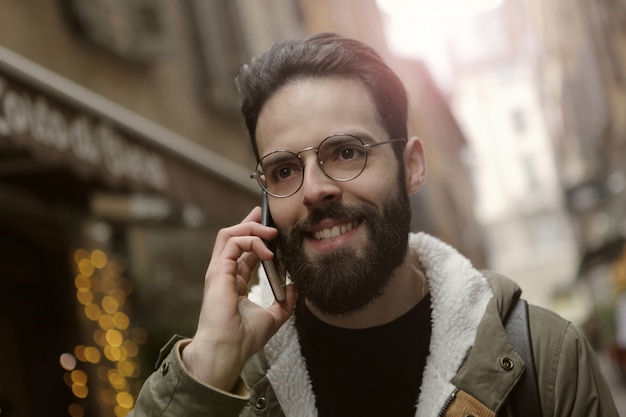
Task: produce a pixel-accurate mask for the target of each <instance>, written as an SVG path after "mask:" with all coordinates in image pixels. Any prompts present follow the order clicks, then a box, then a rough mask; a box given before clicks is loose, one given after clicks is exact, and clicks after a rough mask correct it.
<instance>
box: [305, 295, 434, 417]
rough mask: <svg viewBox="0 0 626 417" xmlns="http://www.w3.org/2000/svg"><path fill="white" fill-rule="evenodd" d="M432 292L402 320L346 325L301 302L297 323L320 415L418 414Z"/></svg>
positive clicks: (325, 416)
mask: <svg viewBox="0 0 626 417" xmlns="http://www.w3.org/2000/svg"><path fill="white" fill-rule="evenodd" d="M430 306H431V300H430V293H428V294H427V295H426V296H425V297H424V298H423V299H422V300H421V301H420V302H419V303H418V304H417V305H416V306H415V307H413V309H411V310H410V311H409V312H407V313H406V314H404V315H403V316H401V317H399V318H397V319H396V320H394V321H392V322H390V323H387V324H384V325H381V326H376V327H372V328H367V329H344V328H339V327H335V326H331V325H329V324H326V323H324V322H322V321H321V320H319V319H318V318H316V317H315V316H314V315H313V314H312V313H311V312H310V310H309V309H308V308H307V307H306V305H305V303H304V302H299V303H298V307H297V308H296V326H297V329H298V334H299V337H300V344H301V347H302V354H303V356H304V358H305V361H306V364H307V369H308V371H309V376H310V378H311V383H312V386H313V392H314V394H315V399H316V406H317V409H318V412H319V416H320V417H339V416H341V417H352V416H354V417H356V416H358V417H365V416H376V417H380V416H392V417H404V416H407V417H409V416H411V417H412V416H414V415H415V411H416V404H417V399H418V396H419V393H420V386H421V383H422V374H423V372H424V366H425V364H426V357H427V355H428V348H429V345H430V335H431V325H430V317H431V314H430V313H431V309H430Z"/></svg>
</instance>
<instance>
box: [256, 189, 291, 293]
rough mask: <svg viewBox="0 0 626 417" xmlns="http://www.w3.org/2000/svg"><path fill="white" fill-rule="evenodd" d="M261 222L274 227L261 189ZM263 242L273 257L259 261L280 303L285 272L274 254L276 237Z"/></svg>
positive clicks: (265, 194)
mask: <svg viewBox="0 0 626 417" xmlns="http://www.w3.org/2000/svg"><path fill="white" fill-rule="evenodd" d="M261 224H263V225H264V226H271V227H275V225H274V221H273V220H272V216H271V214H270V207H269V204H268V202H267V192H265V191H263V195H262V197H261ZM263 242H264V243H265V245H266V246H267V247H268V248H269V249H270V250H271V251H272V252H274V257H273V258H272V259H271V260H269V261H261V263H262V265H263V269H264V270H265V274H266V275H267V279H268V280H269V282H270V287H272V292H273V293H274V298H275V299H276V301H278V302H279V303H282V302H284V301H285V277H286V274H285V271H284V268H283V266H282V265H281V264H280V261H279V260H278V256H277V254H276V239H274V240H272V241H269V242H268V241H266V240H264V241H263Z"/></svg>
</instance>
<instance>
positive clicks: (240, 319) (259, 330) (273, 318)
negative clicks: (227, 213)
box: [182, 207, 296, 391]
mask: <svg viewBox="0 0 626 417" xmlns="http://www.w3.org/2000/svg"><path fill="white" fill-rule="evenodd" d="M260 220H261V209H260V207H256V208H254V209H253V210H252V211H251V212H250V214H248V216H247V217H246V218H245V219H244V220H243V221H242V222H241V223H239V224H238V225H235V226H232V227H229V228H226V229H222V230H220V231H219V233H218V234H217V238H216V240H215V247H214V249H213V254H212V256H211V262H210V263H209V267H208V269H207V273H206V276H205V281H204V295H203V301H202V308H201V310H200V318H199V320H198V328H197V329H196V334H195V335H194V337H193V339H192V340H191V342H190V343H189V344H188V345H187V346H186V347H185V348H184V349H183V352H182V358H183V362H184V364H185V367H186V368H187V370H188V371H189V372H190V373H191V374H192V375H193V376H194V378H196V379H198V380H199V381H201V382H204V383H206V384H209V385H212V386H214V387H216V388H220V389H222V390H225V391H230V390H231V389H232V388H233V386H234V385H235V383H236V381H237V379H238V377H239V375H240V373H241V370H242V369H243V367H244V365H245V363H246V361H247V360H248V359H249V358H250V357H251V356H252V355H253V354H255V353H256V352H257V351H259V350H260V349H261V348H262V347H263V346H264V345H265V344H266V343H267V341H268V340H269V339H270V337H272V336H273V335H274V334H275V333H276V332H277V331H278V329H279V328H280V326H282V325H283V324H284V323H285V322H286V321H287V319H288V318H289V317H290V316H291V314H292V312H293V308H294V305H295V300H296V294H295V290H294V289H293V287H292V286H291V285H289V286H287V299H286V301H285V302H284V303H278V302H276V301H274V303H273V304H272V306H270V307H269V308H268V309H265V308H263V307H261V306H259V305H257V304H255V303H253V302H252V301H250V300H248V298H247V294H248V282H249V281H250V277H251V275H252V272H253V271H254V269H255V268H256V266H257V265H258V263H259V260H260V259H262V260H269V259H271V258H272V256H273V254H272V252H271V251H270V250H269V249H268V248H267V247H266V246H265V244H264V243H263V241H262V239H265V240H272V239H275V238H276V236H277V235H278V231H277V230H276V229H274V228H272V227H267V226H263V225H262V224H260V223H259V221H260Z"/></svg>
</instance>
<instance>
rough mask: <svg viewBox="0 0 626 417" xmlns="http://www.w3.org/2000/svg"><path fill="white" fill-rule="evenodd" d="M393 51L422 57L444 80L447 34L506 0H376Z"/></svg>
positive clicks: (435, 73)
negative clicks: (464, 21)
mask: <svg viewBox="0 0 626 417" xmlns="http://www.w3.org/2000/svg"><path fill="white" fill-rule="evenodd" d="M376 3H377V4H378V7H379V8H380V10H381V12H382V13H383V19H384V20H385V32H386V35H387V40H388V42H389V47H390V49H391V50H392V52H394V53H396V54H398V55H402V56H409V57H412V58H419V59H423V60H425V61H426V62H427V64H428V66H429V67H430V68H431V71H432V72H434V74H433V75H434V76H435V78H438V79H440V81H441V80H442V79H445V77H446V75H447V72H448V71H449V70H448V69H447V59H446V56H445V48H444V37H445V35H446V33H449V32H450V31H452V30H453V29H454V27H455V25H457V24H458V23H459V22H462V21H463V20H467V19H469V18H471V17H472V16H475V15H477V14H479V13H481V12H484V11H486V10H489V9H492V8H494V7H497V6H500V5H502V3H503V0H438V1H433V0H376Z"/></svg>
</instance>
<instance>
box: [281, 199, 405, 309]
mask: <svg viewBox="0 0 626 417" xmlns="http://www.w3.org/2000/svg"><path fill="white" fill-rule="evenodd" d="M328 218H330V219H333V218H334V219H359V221H360V222H362V223H363V225H365V226H366V228H367V230H368V239H367V243H366V245H365V247H363V248H362V249H360V250H355V249H353V248H350V247H345V248H341V249H339V250H336V251H333V252H331V253H327V254H318V255H316V256H315V257H309V256H307V255H306V254H305V252H304V247H303V241H304V236H305V235H306V232H304V230H306V229H307V227H309V226H311V225H314V224H316V223H317V222H319V221H320V220H322V219H328ZM410 222H411V207H410V204H409V197H408V195H407V194H406V192H405V191H404V189H403V188H401V187H398V192H397V193H396V195H395V197H394V198H393V199H391V200H389V201H387V202H386V203H385V204H384V205H383V212H382V213H379V212H378V210H377V209H376V207H374V206H373V205H371V204H360V205H354V206H346V205H343V204H340V203H332V204H330V205H328V206H326V207H324V208H323V209H316V210H314V211H313V212H311V214H310V215H309V216H308V217H307V218H306V219H304V220H302V221H301V222H299V223H298V224H296V225H295V226H294V228H293V229H292V231H291V233H290V234H289V235H288V236H283V235H282V234H281V235H279V240H278V256H279V257H280V260H281V262H282V263H283V265H284V266H285V268H286V270H287V271H288V272H289V277H290V279H291V281H292V282H293V283H294V286H295V288H296V289H297V290H298V294H300V296H304V297H305V298H306V300H308V301H309V302H311V303H312V304H313V305H315V307H317V308H318V309H319V310H320V311H322V312H323V313H326V314H331V315H335V316H345V315H348V314H351V313H354V312H356V311H358V310H360V309H362V308H363V307H365V306H366V305H368V304H370V303H371V302H373V301H374V300H376V299H377V298H378V297H380V296H381V295H382V294H383V292H384V290H385V288H386V287H387V285H388V283H389V281H390V279H391V277H392V276H393V272H394V270H395V269H396V268H397V267H398V266H400V265H401V264H402V262H403V261H404V258H405V256H406V251H407V247H408V235H409V231H410Z"/></svg>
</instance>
